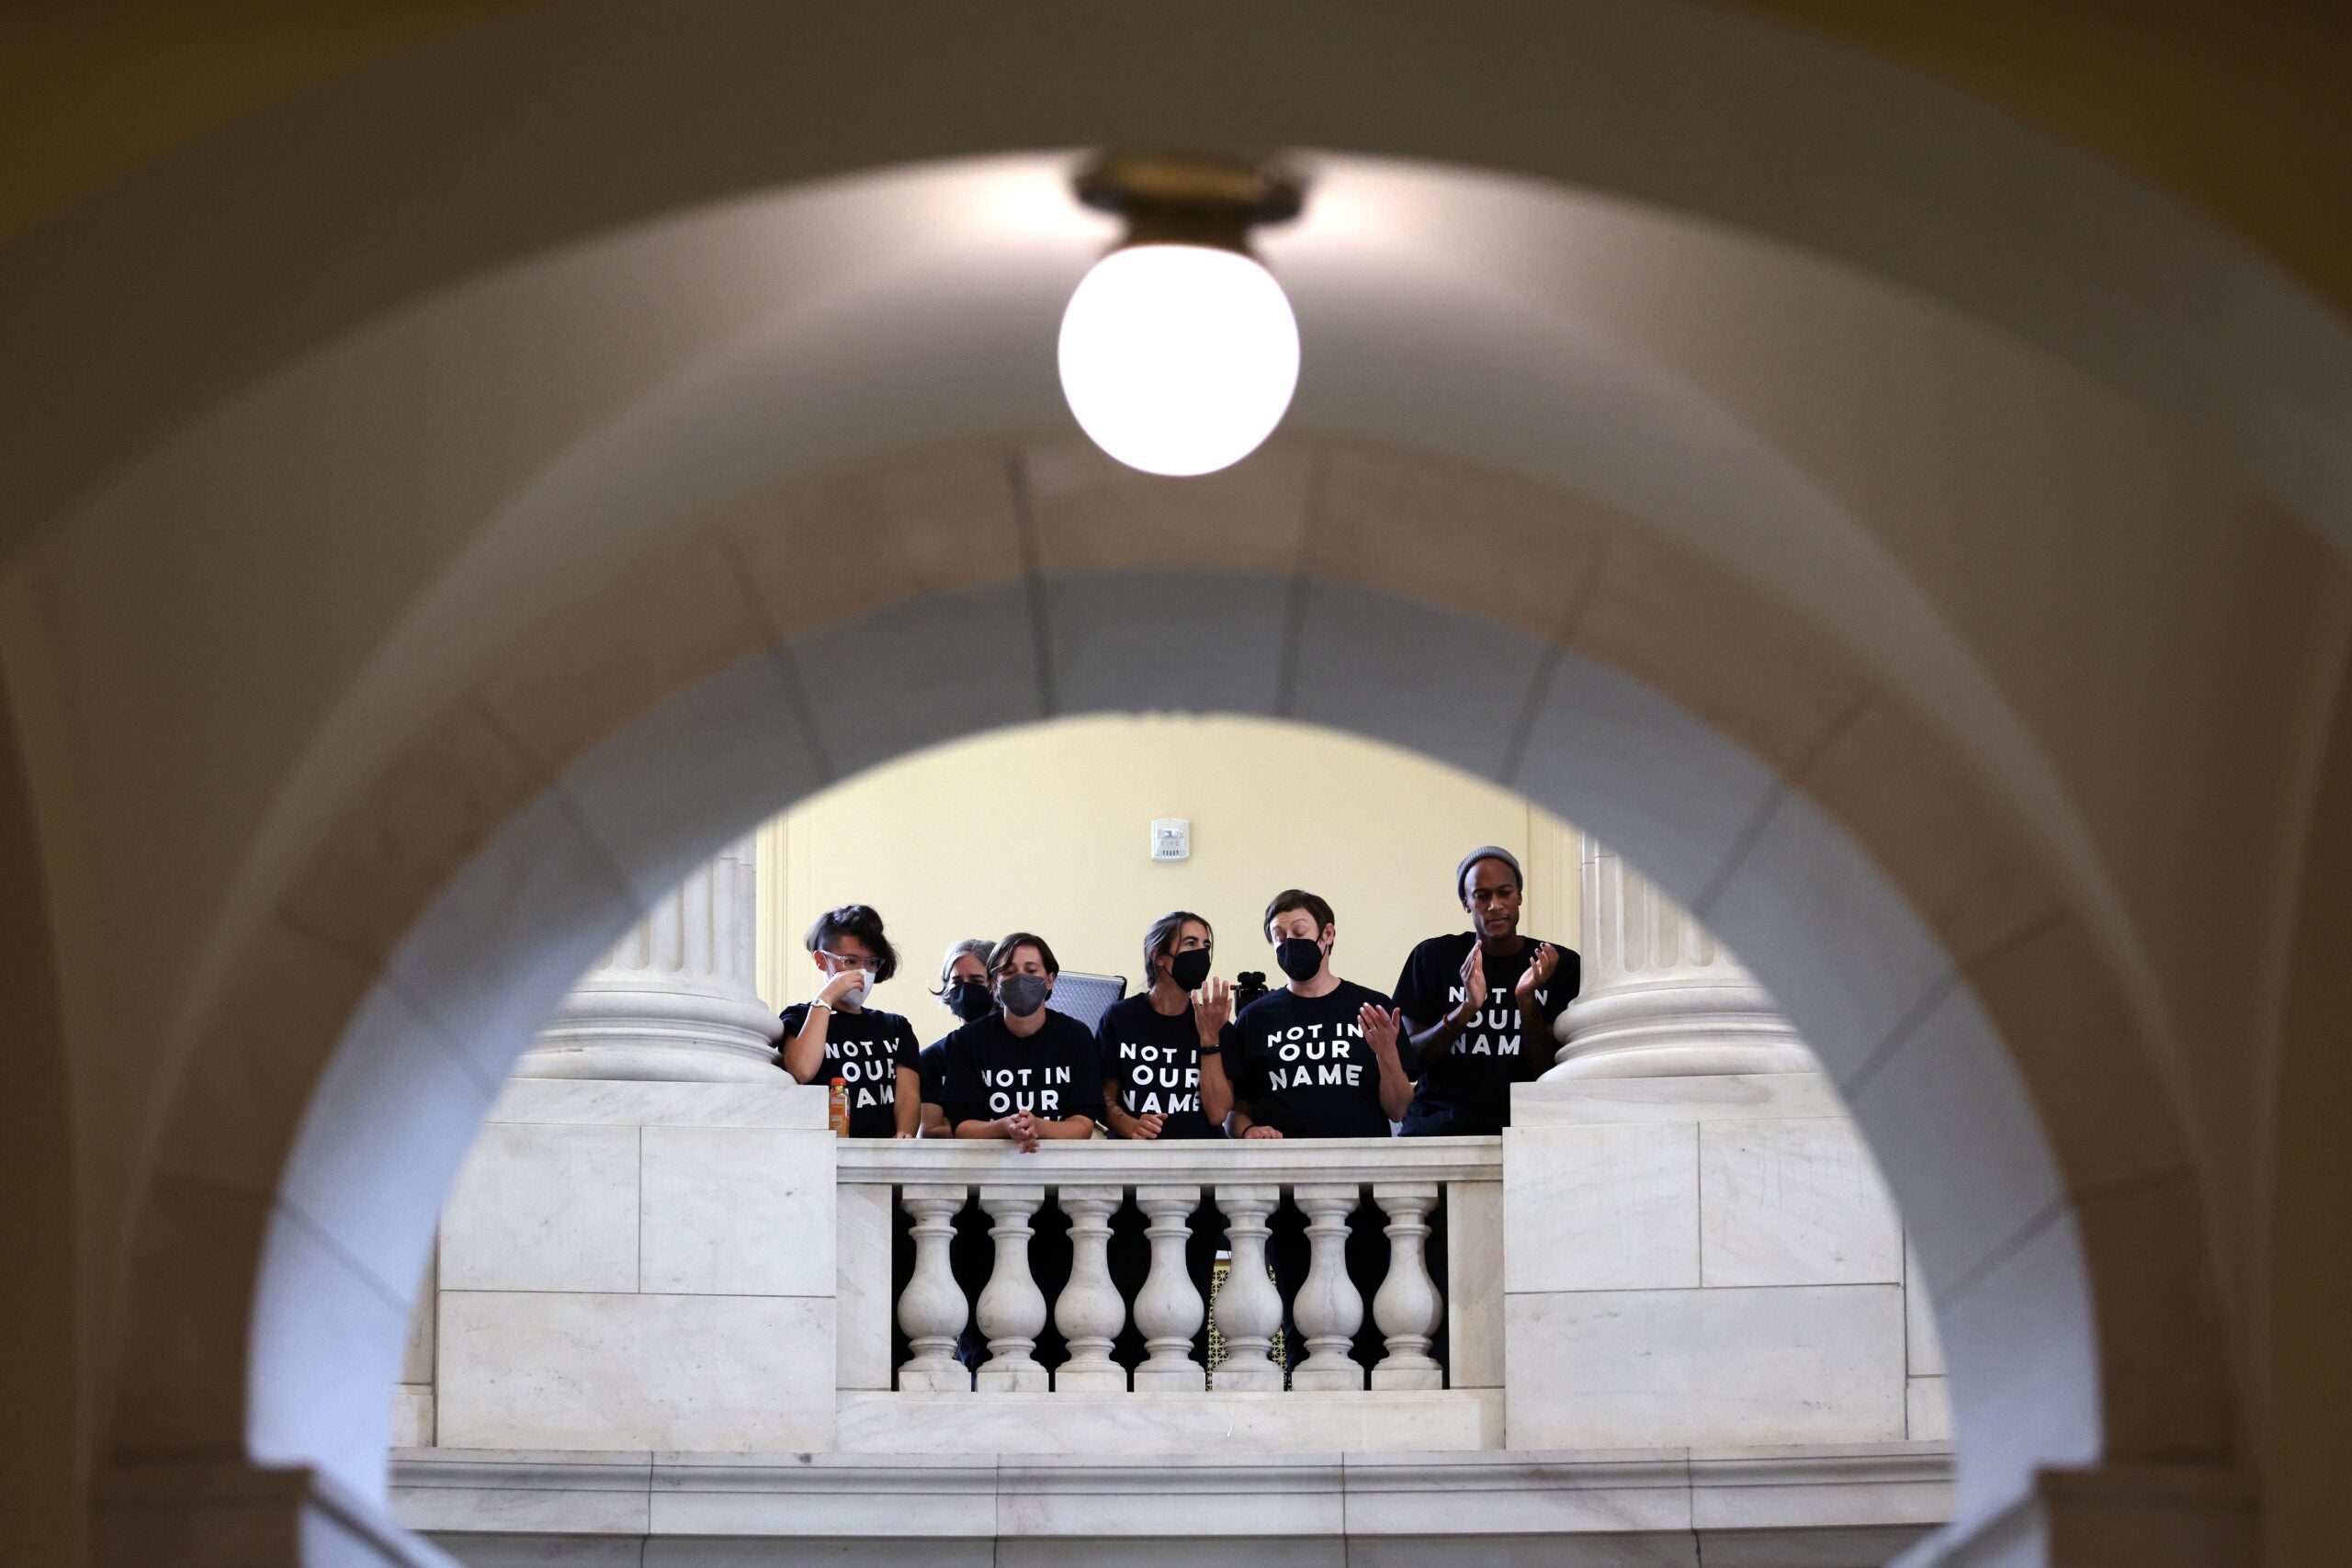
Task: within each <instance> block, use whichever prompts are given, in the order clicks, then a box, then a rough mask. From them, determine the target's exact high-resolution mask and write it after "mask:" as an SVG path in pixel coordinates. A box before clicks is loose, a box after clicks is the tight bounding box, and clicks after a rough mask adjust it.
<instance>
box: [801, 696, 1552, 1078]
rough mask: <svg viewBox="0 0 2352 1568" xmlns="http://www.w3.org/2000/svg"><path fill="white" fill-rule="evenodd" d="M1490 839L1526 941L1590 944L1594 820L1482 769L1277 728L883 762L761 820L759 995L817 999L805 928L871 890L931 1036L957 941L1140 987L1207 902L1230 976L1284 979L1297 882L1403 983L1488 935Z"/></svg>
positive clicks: (1155, 725)
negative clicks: (1477, 932)
mask: <svg viewBox="0 0 2352 1568" xmlns="http://www.w3.org/2000/svg"><path fill="white" fill-rule="evenodd" d="M1156 817H1183V818H1189V819H1190V820H1191V822H1192V824H1193V856H1192V859H1190V860H1189V861H1185V862H1183V863H1177V864H1159V863H1153V862H1152V861H1151V860H1150V858H1149V857H1148V853H1147V849H1148V838H1149V824H1150V822H1151V820H1152V818H1156ZM1482 843H1493V844H1500V845H1502V846H1503V847H1504V848H1506V849H1508V850H1510V852H1512V853H1514V854H1517V855H1519V856H1520V857H1521V863H1522V864H1523V865H1524V866H1525V867H1526V869H1527V877H1528V911H1527V917H1526V919H1525V920H1524V922H1523V929H1525V930H1526V931H1529V932H1531V933H1532V934H1533V935H1537V936H1541V937H1544V938H1546V939H1548V940H1552V941H1557V942H1567V943H1570V944H1574V943H1575V942H1576V941H1577V912H1578V910H1577V853H1576V850H1577V844H1576V829H1573V828H1571V827H1569V826H1568V825H1567V824H1566V823H1565V822H1562V821H1561V820H1560V819H1559V818H1556V817H1554V816H1552V815H1551V814H1550V813H1548V812H1545V811H1543V810H1540V809H1538V808H1537V807H1533V806H1531V805H1529V804H1528V803H1527V802H1526V801H1525V800H1524V799H1522V798H1521V797H1520V796H1519V795H1513V794H1511V793H1510V791H1508V790H1504V789H1498V788H1497V787H1496V786H1494V785H1492V784H1487V783H1484V782H1483V781H1481V780H1478V779H1474V778H1472V777H1471V776H1470V775H1468V774H1466V773H1456V772H1454V771H1453V769H1451V768H1447V767H1444V766H1442V765H1440V764H1438V763H1435V762H1431V761H1428V760H1427V759H1425V758H1422V757H1418V756H1415V755H1412V754H1410V753H1408V752H1405V751H1400V750H1396V749H1394V748H1392V747H1388V746H1384V745H1379V744H1377V743H1374V742H1373V741H1368V740H1361V739H1356V738H1354V737H1352V736H1347V735H1340V734H1337V733H1334V732H1332V731H1329V730H1325V729H1316V728H1308V727H1306V726H1304V725H1294V724H1283V723H1275V722H1269V721H1266V720H1261V719H1243V718H1185V717H1170V716H1150V717H1129V716H1110V717H1098V718H1081V719H1063V720H1059V721H1057V722H1054V723H1050V724H1042V725H1024V726H1023V727H1021V728H1015V729H1006V730H999V731H997V732H995V733H992V734H989V735H984V736H981V737H979V738H978V739H972V740H966V741H960V742H957V743H956V744H954V745H950V746H943V747H940V748H938V749H937V750H931V751H925V752H922V753H920V754H919V755H916V756H913V757H910V758H907V759H905V760H903V761H898V762H894V763H891V764H889V765H888V766H886V767H880V768H876V769H874V770H872V771H870V772H868V773H863V774H860V775H859V776H857V777H856V778H854V779H851V780H850V781H848V782H847V783H845V784H841V785H838V786H836V787H835V788H832V789H830V790H827V791H825V792H824V793H823V794H821V795H815V796H812V797H810V798H809V800H807V801H804V802H803V803H802V804H800V805H799V806H797V807H794V808H793V809H792V810H791V811H788V812H786V814H785V815H783V816H782V817H779V818H775V820H774V821H773V822H771V823H769V824H768V826H767V827H766V828H764V829H762V831H761V834H760V872H761V886H760V931H759V942H760V974H759V980H760V993H761V995H763V996H764V997H766V998H769V999H770V1000H771V1001H773V1002H775V1004H776V1005H778V1006H782V1005H783V1004H784V1003H786V1002H791V1001H798V1000H801V999H803V998H807V997H808V996H809V995H810V994H811V992H812V990H813V988H814V987H813V985H812V981H813V978H814V975H815V970H814V967H813V966H812V965H811V964H810V963H809V959H808V957H807V955H806V953H805V950H804V949H803V948H802V946H801V936H802V933H804V932H805V931H807V930H808V929H809V922H810V921H811V920H812V919H815V918H816V916H817V914H818V913H819V912H820V910H823V909H827V908H831V907H833V906H834V905H837V904H845V903H850V902H863V903H868V904H872V905H873V906H875V908H877V909H879V910H881V912H882V918H883V919H884V921H885V922H886V924H887V926H888V930H889V932H890V937H891V940H892V942H894V943H896V944H897V946H898V948H899V953H900V955H901V957H902V958H903V960H904V962H905V965H906V967H905V969H904V970H903V971H902V972H901V974H900V975H899V978H898V979H897V980H895V981H893V982H891V983H890V984H889V985H888V986H886V987H883V988H882V990H881V992H880V994H879V995H878V997H877V998H876V1003H877V1005H878V1006H881V1007H885V1008H888V1009H889V1010H891V1011H893V1012H903V1013H905V1014H907V1015H908V1016H909V1017H910V1018H911V1019H912V1020H913V1021H914V1025H915V1032H916V1033H917V1034H918V1035H920V1036H921V1037H922V1039H923V1040H925V1041H930V1040H933V1039H935V1038H937V1037H938V1036H939V1035H940V1034H942V1033H944V1032H946V1030H947V1029H948V1028H949V1027H951V1025H952V1020H951V1019H950V1018H949V1016H948V1014H947V1012H946V1010H944V1009H943V1008H941V1007H940V1006H939V1004H938V1003H937V1002H935V1001H933V999H932V998H930V997H928V996H925V995H924V994H923V992H924V990H925V988H926V987H929V985H930V984H931V980H932V976H933V975H934V974H935V973H936V969H935V965H936V964H937V963H938V961H939V956H940V954H941V953H944V951H945V950H946V947H947V944H948V942H951V941H954V940H955V939H956V938H957V937H963V936H986V937H995V936H1000V935H1001V934H1003V933H1004V932H1005V931H1012V930H1023V929H1025V930H1030V931H1036V932H1038V933H1039V934H1040V935H1042V936H1044V937H1045V938H1046V941H1048V942H1052V943H1053V944H1054V952H1055V955H1056V956H1057V957H1058V958H1059V959H1060V960H1061V962H1062V966H1063V967H1064V968H1065V969H1079V970H1089V971H1092V972H1094V973H1098V974H1114V975H1125V976H1127V977H1128V981H1129V989H1130V990H1134V989H1136V988H1138V985H1137V983H1138V980H1139V976H1140V971H1141V957H1140V954H1139V951H1138V949H1139V947H1140V943H1141V940H1142V936H1143V931H1144V928H1145V927H1146V926H1148V924H1149V923H1150V922H1151V920H1152V919H1154V918H1155V917H1157V916H1159V915H1161V914H1164V913H1166V912H1167V911H1168V910H1170V909H1174V908H1187V909H1193V910H1197V911H1198V912H1199V913H1201V914H1203V915H1205V916H1206V917H1207V918H1208V919H1209V922H1210V923H1211V924H1212V925H1214V926H1215V927H1216V933H1217V966H1216V968H1217V973H1218V974H1220V975H1224V976H1227V977H1228V978H1229V977H1230V976H1233V975H1234V974H1235V973H1236V972H1237V971H1238V970H1242V969H1261V970H1264V971H1266V972H1267V973H1268V974H1270V975H1272V973H1273V968H1274V965H1273V961H1272V960H1273V955H1272V951H1271V950H1270V949H1269V948H1268V947H1267V945H1266V943H1265V941H1264V939H1263V938H1262V937H1261V936H1259V935H1258V934H1257V931H1256V924H1257V919H1258V916H1259V914H1260V913H1261V911H1262V910H1263V908H1265V904H1266V900H1267V899H1268V898H1269V897H1272V895H1273V894H1275V893H1277V892H1279V891H1281V890H1282V889H1283V888H1284V887H1289V886H1303V887H1306V888H1309V889H1311V890H1313V891H1315V892H1317V893H1320V894H1321V895H1322V896H1323V897H1326V898H1329V900H1330V901H1331V905H1332V908H1333V909H1334V910H1335V911H1336V912H1337V913H1338V916H1339V928H1340V938H1339V946H1338V948H1337V950H1336V960H1337V963H1338V965H1339V968H1340V973H1341V974H1343V975H1345V976H1348V977H1350V978H1351V979H1355V980H1360V981H1362V982H1363V983H1364V984H1366V985H1369V986H1372V987H1375V988H1377V989H1380V990H1384V991H1385V990H1386V989H1387V988H1388V987H1390V986H1391V985H1392V984H1394V983H1395V981H1396V978H1397V969H1398V968H1399V966H1401V965H1402V964H1403V963H1404V961H1405V954H1406V953H1408V952H1409V951H1410V950H1411V948H1412V945H1413V943H1415V942H1419V941H1420V940H1421V939H1422V938H1423V937H1426V936H1431V935H1434V934H1436V933H1437V932H1440V931H1460V930H1465V929H1467V928H1466V925H1465V922H1464V917H1463V914H1462V909H1461V906H1460V905H1459V904H1457V903H1455V902H1454V901H1453V899H1451V898H1450V897H1447V892H1446V889H1447V886H1448V883H1449V881H1450V879H1451V878H1452V876H1453V867H1454V863H1455V862H1457V861H1458V860H1460V859H1461V857H1462V854H1463V852H1464V851H1466V850H1469V849H1471V848H1473V847H1475V846H1476V845H1478V844H1482ZM1276 978H1277V979H1279V976H1276Z"/></svg>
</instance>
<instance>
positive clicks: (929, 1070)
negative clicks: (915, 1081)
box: [915, 1034, 956, 1108]
mask: <svg viewBox="0 0 2352 1568" xmlns="http://www.w3.org/2000/svg"><path fill="white" fill-rule="evenodd" d="M955 1038H956V1037H955V1036H954V1035H953V1034H943V1035H941V1036H940V1037H939V1038H938V1039H936V1040H934V1041H933V1042H932V1043H930V1044H928V1045H926V1046H924V1047H923V1048H922V1055H920V1056H918V1057H917V1058H916V1059H915V1074H916V1076H917V1077H921V1078H922V1102H923V1103H924V1104H925V1105H936V1106H940V1107H943V1108H944V1107H945V1105H946V1104H947V1043H948V1042H949V1041H950V1040H953V1039H955Z"/></svg>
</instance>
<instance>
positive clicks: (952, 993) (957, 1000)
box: [939, 980, 996, 1023]
mask: <svg viewBox="0 0 2352 1568" xmlns="http://www.w3.org/2000/svg"><path fill="white" fill-rule="evenodd" d="M939 999H940V1000H941V1001H944V1002H945V1003H946V1004H947V1010H948V1011H949V1012H952V1013H954V1014H955V1015H956V1017H957V1018H960V1019H962V1020H963V1021H965V1022H966V1023H970V1022H972V1021H975V1020H977V1019H983V1018H986V1017H988V1015H989V1014H990V1013H992V1012H994V1011H995V1010H996V998H994V997H992V996H990V995H989V988H988V987H987V986H986V985H984V984H983V983H981V982H980V981H978V980H958V981H956V983H955V984H954V985H952V986H950V987H947V992H946V994H945V995H944V996H943V997H941V998H939Z"/></svg>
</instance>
